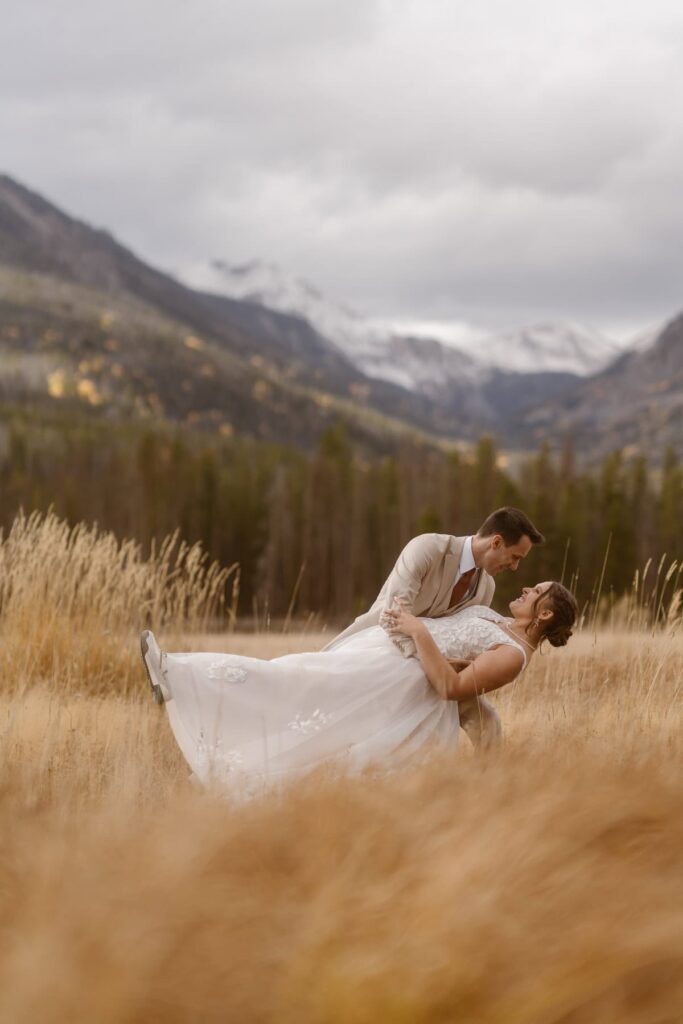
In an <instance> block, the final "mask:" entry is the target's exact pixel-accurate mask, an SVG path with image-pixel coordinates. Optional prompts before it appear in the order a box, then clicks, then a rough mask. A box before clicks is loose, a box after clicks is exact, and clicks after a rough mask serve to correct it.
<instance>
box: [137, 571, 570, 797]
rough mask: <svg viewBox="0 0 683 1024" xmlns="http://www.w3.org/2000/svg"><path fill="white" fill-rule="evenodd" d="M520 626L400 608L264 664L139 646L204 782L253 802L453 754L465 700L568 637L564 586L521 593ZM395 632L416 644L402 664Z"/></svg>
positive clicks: (476, 609) (514, 609)
mask: <svg viewBox="0 0 683 1024" xmlns="http://www.w3.org/2000/svg"><path fill="white" fill-rule="evenodd" d="M510 611H511V613H512V616H511V618H505V617H504V616H502V615H499V614H498V613H496V612H494V611H492V610H491V609H490V608H488V607H486V606H484V605H474V606H470V607H468V608H465V609H464V610H463V611H461V612H458V613H456V614H454V615H447V616H443V617H441V618H436V619H429V618H416V617H415V616H414V615H411V614H410V613H409V612H408V611H406V610H405V609H404V608H403V607H401V606H399V605H396V606H394V608H393V609H392V611H390V612H389V613H388V615H389V619H390V624H388V626H387V629H386V630H385V628H383V627H382V626H370V627H369V628H367V629H364V630H362V631H360V632H358V633H355V634H353V635H352V636H350V637H348V639H346V640H343V641H342V642H341V643H340V644H339V645H337V646H336V647H335V649H334V650H331V651H319V652H312V653H306V654H288V655H285V656H284V657H280V658H274V659H273V660H272V661H263V660H261V659H259V658H249V657H243V656H241V655H227V654H167V653H166V652H162V651H161V650H160V648H159V646H158V644H157V642H156V639H155V638H154V635H153V634H152V633H151V632H150V631H149V630H146V631H145V632H144V633H143V634H142V637H141V647H142V656H143V660H144V663H145V667H146V669H147V674H148V677H149V682H150V685H151V687H152V693H153V695H154V698H155V700H156V701H157V702H158V703H160V704H161V703H163V704H164V705H165V707H166V711H167V712H168V718H169V721H170V724H171V728H172V730H173V733H174V735H175V738H176V740H177V743H178V746H179V747H180V749H181V751H182V753H183V754H184V756H185V758H186V760H187V762H188V763H189V765H190V766H191V768H192V769H193V771H194V773H195V776H196V777H197V778H198V779H199V780H200V781H202V782H211V781H216V782H219V783H221V784H222V785H225V786H228V787H229V789H230V790H231V791H233V792H234V793H235V794H236V795H238V796H239V795H242V796H251V795H254V794H256V793H258V792H259V791H261V790H262V789H263V788H264V787H267V786H270V785H271V784H273V783H278V782H285V781H287V780H289V779H290V778H293V777H295V776H296V775H299V774H301V773H303V772H306V771H309V770H311V769H313V768H315V767H317V766H318V765H320V764H322V763H328V762H332V763H334V764H337V765H339V766H340V767H342V768H343V769H344V770H346V771H352V772H357V771H360V770H361V769H363V768H364V767H366V766H367V765H369V764H371V763H382V764H384V765H391V766H397V765H399V764H401V763H403V762H405V761H406V760H408V759H409V758H411V757H414V756H415V755H416V754H417V752H418V751H422V752H426V751H427V750H434V749H437V750H438V749H453V748H454V747H455V746H456V744H457V741H458V731H459V720H458V703H457V702H458V701H459V700H460V701H462V700H465V699H468V698H473V697H477V696H478V695H480V694H482V693H486V692H489V691H490V690H496V689H498V688H499V687H501V686H504V685H505V684H506V683H509V682H512V680H513V679H515V678H516V677H517V676H518V675H519V674H520V672H522V671H523V670H524V669H525V668H526V666H527V665H528V663H529V660H530V659H531V657H532V656H533V653H534V651H535V650H536V649H537V648H538V646H539V644H540V643H541V641H542V640H547V641H548V642H549V643H550V644H552V646H554V647H561V646H563V645H564V644H566V643H567V640H568V639H569V637H570V636H571V627H572V625H573V624H574V620H575V618H576V613H577V605H576V601H575V600H574V597H573V596H572V594H571V593H570V592H569V591H568V590H567V589H566V588H565V587H563V586H562V585H561V584H560V583H554V582H545V583H539V584H538V585H537V586H535V587H524V588H523V590H522V594H521V596H520V597H518V598H517V599H516V600H514V601H511V603H510ZM391 634H393V635H399V634H403V635H407V636H410V637H412V638H413V640H414V641H415V645H416V648H417V657H411V658H405V657H403V655H402V654H401V653H400V652H399V650H398V649H397V648H396V646H395V644H394V642H393V640H392V638H391Z"/></svg>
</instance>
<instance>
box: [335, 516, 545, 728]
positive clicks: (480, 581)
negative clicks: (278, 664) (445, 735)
mask: <svg viewBox="0 0 683 1024" xmlns="http://www.w3.org/2000/svg"><path fill="white" fill-rule="evenodd" d="M543 539H544V538H543V535H542V534H541V533H539V531H538V530H537V529H536V527H535V526H534V524H533V523H532V522H531V520H530V519H529V517H528V516H527V515H526V514H525V513H524V512H522V511H520V509H517V508H510V507H505V508H499V509H497V510H496V511H495V512H492V513H491V515H489V516H488V517H487V518H486V519H485V520H484V522H483V523H482V525H481V526H480V527H479V529H478V530H477V532H476V534H474V535H473V536H470V537H452V536H450V534H445V533H424V534H421V535H420V536H419V537H413V539H412V540H411V541H409V542H408V544H406V546H405V547H404V549H403V551H402V552H401V554H400V555H399V556H398V560H397V562H396V565H395V566H394V568H393V569H392V571H391V573H390V575H389V577H388V579H387V580H386V582H385V583H384V586H383V587H382V589H381V590H380V592H379V596H378V597H377V600H376V601H375V603H374V604H373V605H372V607H371V608H370V610H369V611H367V612H365V614H364V615H359V616H358V618H357V619H356V620H355V621H354V622H352V623H351V625H350V626H349V627H348V628H347V629H345V630H344V632H343V633H340V634H339V636H337V637H335V638H334V640H332V641H331V642H330V643H329V644H328V645H327V647H325V648H324V650H326V651H328V650H331V649H333V648H334V647H336V645H337V644H338V643H339V642H340V641H341V640H345V639H346V638H347V637H349V636H352V635H353V634H354V633H358V632H359V631H360V630H362V629H366V628H367V627H368V626H376V625H378V624H379V625H381V626H383V627H384V628H385V629H386V628H388V627H389V626H390V622H389V621H388V620H387V619H386V613H387V612H388V611H389V609H390V608H391V607H392V605H393V604H394V603H395V602H396V601H397V600H401V601H402V602H403V604H404V605H405V607H406V608H407V609H408V611H410V612H412V614H413V615H424V616H428V617H429V618H440V617H441V616H442V615H454V614H455V613H456V612H459V611H462V609H463V608H467V607H468V605H473V604H484V605H490V604H491V600H492V599H493V592H494V590H495V583H494V581H493V577H494V576H497V575H498V573H499V572H503V571H504V570H506V569H511V570H512V571H513V572H514V571H515V570H516V569H517V567H518V565H519V563H520V561H521V560H522V559H523V558H525V557H526V556H527V554H528V553H529V551H530V550H531V548H532V547H533V545H535V544H542V543H543ZM392 640H393V641H394V643H395V644H396V645H397V647H398V648H399V650H400V651H401V653H402V654H403V655H404V657H410V656H411V655H414V654H415V653H416V652H415V644H414V642H413V641H412V640H411V638H410V637H407V636H398V637H396V636H394V637H392ZM458 712H459V714H460V725H461V726H462V728H463V729H464V730H465V732H466V733H467V734H468V736H469V737H470V739H471V740H472V742H473V743H474V744H475V745H478V744H479V743H484V744H488V743H490V742H492V741H493V740H495V739H497V738H498V736H499V735H500V731H501V730H500V719H499V718H498V714H497V712H496V711H495V710H494V708H493V707H492V705H491V704H489V702H488V701H487V700H486V699H485V698H484V697H477V698H474V699H473V700H471V701H461V702H459V704H458Z"/></svg>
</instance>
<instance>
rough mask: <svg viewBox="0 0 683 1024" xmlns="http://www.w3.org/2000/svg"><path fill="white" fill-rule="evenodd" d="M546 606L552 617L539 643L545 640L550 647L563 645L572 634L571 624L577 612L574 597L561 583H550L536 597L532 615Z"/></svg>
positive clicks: (543, 609) (577, 608)
mask: <svg viewBox="0 0 683 1024" xmlns="http://www.w3.org/2000/svg"><path fill="white" fill-rule="evenodd" d="M548 608H549V609H550V611H551V612H552V613H553V617H552V619H550V620H549V621H548V624H547V626H546V627H545V632H544V633H543V636H542V637H541V643H543V641H544V640H547V641H548V643H549V644H550V645H551V646H552V647H564V645H565V644H566V643H567V641H568V640H569V637H570V636H571V635H572V626H573V625H574V623H575V622H576V616H577V615H578V612H579V606H578V605H577V603H576V598H575V597H574V595H573V594H572V593H571V591H569V590H567V588H566V587H563V586H562V584H561V583H551V584H550V586H549V587H548V589H547V590H546V591H545V592H544V593H543V594H539V595H538V597H537V598H536V601H535V603H534V615H535V614H536V612H537V611H539V612H540V611H546V610H547V609H548Z"/></svg>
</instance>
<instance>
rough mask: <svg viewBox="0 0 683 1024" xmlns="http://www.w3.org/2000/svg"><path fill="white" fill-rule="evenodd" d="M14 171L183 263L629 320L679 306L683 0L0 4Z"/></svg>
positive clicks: (394, 299) (437, 299)
mask: <svg viewBox="0 0 683 1024" xmlns="http://www.w3.org/2000/svg"><path fill="white" fill-rule="evenodd" d="M0 15H1V19H2V20H1V25H2V28H1V32H2V61H1V62H0V140H1V148H0V153H1V154H2V156H1V157H0V169H2V170H4V171H5V172H6V173H9V174H10V175H12V176H13V177H16V178H18V179H19V180H20V181H22V182H23V183H25V184H27V185H29V186H31V187H33V188H35V189H37V190H38V191H39V192H41V193H42V194H44V195H45V196H46V197H47V198H49V199H52V200H53V201H55V202H56V203H58V204H59V205H62V206H63V207H65V208H66V209H67V210H68V212H70V213H72V214H74V215H76V216H79V217H81V218H83V219H85V220H88V221H89V222H90V223H93V224H95V225H97V226H104V227H107V228H108V229H109V230H111V231H112V232H113V233H114V234H115V235H116V236H117V238H118V239H119V240H120V241H122V242H124V243H125V244H127V245H129V246H130V247H131V248H133V249H134V250H135V251H136V252H137V253H138V254H139V255H141V256H142V257H143V258H145V259H148V260H149V261H151V262H153V263H155V264H156V265H159V266H161V267H163V268H164V269H167V270H171V271H174V272H178V271H181V270H183V269H184V268H186V267H188V266H191V265H194V264H197V263H198V262H201V261H203V260H205V259H207V260H208V259H210V258H212V257H220V258H223V259H225V260H227V261H228V262H234V263H238V262H244V261H246V260H250V259H252V258H255V257H262V258H265V259H268V260H272V261H276V262H278V263H280V264H282V265H283V266H284V267H285V268H287V269H288V270H290V271H293V272H295V273H297V274H300V275H302V276H304V277H306V278H308V279H310V280H312V281H313V282H314V283H315V284H317V285H318V286H319V287H320V288H321V289H322V290H323V291H325V292H328V293H330V294H331V296H332V297H334V298H336V299H339V300H342V301H345V302H347V303H348V304H349V305H351V306H353V307H356V308H358V309H359V310H360V311H361V312H364V313H367V314H371V315H375V316H380V317H389V318H400V319H401V320H406V319H407V320H442V321H443V320H452V321H455V322H462V323H464V324H472V325H473V326H474V327H476V328H480V329H481V328H482V327H483V328H486V329H488V328H507V327H515V326H521V325H523V324H527V323H533V322H535V321H538V320H541V319H543V320H546V319H549V318H551V319H561V320H567V319H569V320H574V321H578V322H581V323H585V324H588V325H591V326H594V327H598V328H600V329H603V330H607V331H609V332H612V333H616V334H618V335H620V336H625V335H627V334H628V333H629V332H631V331H637V330H639V329H641V328H645V327H647V326H648V325H650V324H652V323H656V322H658V321H661V320H663V319H665V318H667V317H668V316H671V315H673V314H674V313H676V312H679V311H680V310H681V309H683V282H682V276H681V252H682V251H683V201H682V200H683V196H682V189H683V3H681V0H647V2H645V0H637V2H634V0H572V2H571V3H567V2H562V3H560V2H559V0H516V2H511V0H477V2H474V0H192V2H189V0H116V3H111V2H108V3H106V4H105V3H103V2H101V0H59V2H58V3H56V2H55V0H25V3H23V4H18V3H15V2H14V0H12V2H10V0H0Z"/></svg>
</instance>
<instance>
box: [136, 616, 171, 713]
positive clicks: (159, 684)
mask: <svg viewBox="0 0 683 1024" xmlns="http://www.w3.org/2000/svg"><path fill="white" fill-rule="evenodd" d="M140 650H141V652H142V660H143V662H144V665H145V668H146V670H147V678H148V679H149V685H150V686H151V687H152V696H153V697H154V700H155V701H156V703H157V704H163V703H164V702H165V701H167V700H170V699H171V691H170V690H169V688H168V686H167V684H166V671H165V669H164V666H163V657H164V656H163V653H162V651H161V648H160V647H159V644H158V643H157V641H156V637H155V636H154V633H153V632H152V631H151V629H146V630H145V631H144V632H143V633H142V634H141V635H140Z"/></svg>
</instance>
